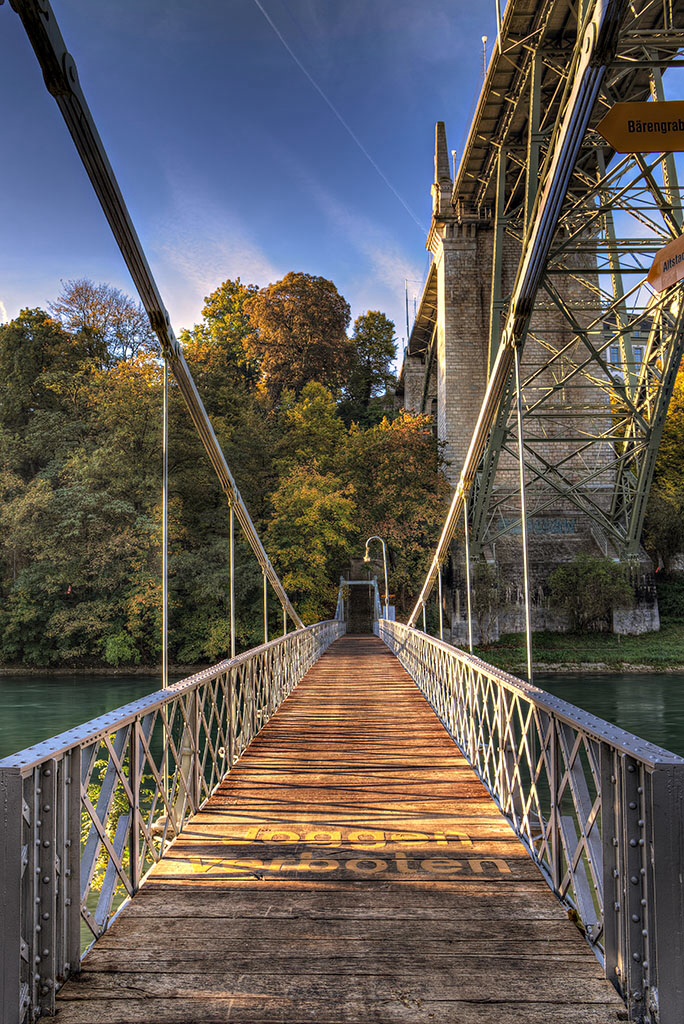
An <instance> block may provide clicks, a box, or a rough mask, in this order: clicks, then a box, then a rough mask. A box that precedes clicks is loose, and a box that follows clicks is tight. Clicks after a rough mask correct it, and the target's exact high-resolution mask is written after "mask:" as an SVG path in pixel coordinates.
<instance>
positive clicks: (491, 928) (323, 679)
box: [58, 638, 624, 1024]
mask: <svg viewBox="0 0 684 1024" xmlns="http://www.w3.org/2000/svg"><path fill="white" fill-rule="evenodd" d="M58 1006H59V1016H60V1019H61V1020H62V1022H63V1024H81V1022H85V1021H88V1022H91V1021H96V1020H99V1021H102V1022H103V1024H115V1022H123V1021H125V1022H126V1024H135V1022H138V1021H141V1022H142V1021H144V1022H145V1024H147V1022H149V1021H150V1020H154V1021H155V1024H164V1022H167V1024H195V1022H197V1021H203V1022H207V1024H212V1022H219V1021H221V1022H222V1021H231V1022H233V1021H238V1022H239V1021H244V1022H266V1021H280V1022H282V1024H297V1022H298V1021H299V1022H302V1024H303V1022H305V1021H306V1022H309V1021H315V1022H316V1024H336V1022H338V1024H352V1022H359V1024H361V1022H363V1024H367V1022H368V1021H371V1020H376V1021H383V1022H393V1021H397V1022H402V1024H404V1022H409V1021H410V1022H411V1024H415V1021H417V1020H428V1021H431V1022H432V1024H440V1022H442V1021H444V1022H446V1021H449V1024H453V1021H455V1020H458V1021H459V1022H460V1024H474V1022H475V1021H477V1024H513V1022H523V1021H524V1022H525V1024H542V1022H544V1024H569V1022H570V1021H572V1022H573V1024H583V1022H585V1024H612V1022H615V1021H617V1020H619V1019H624V1006H623V1004H622V1002H621V1001H620V1000H619V999H618V997H617V995H616V994H615V992H614V990H613V988H612V987H611V986H610V985H609V984H608V983H607V982H606V981H605V979H604V978H603V976H602V972H601V969H600V967H599V965H598V963H597V961H596V959H595V957H594V956H593V954H592V953H591V951H590V950H589V948H588V947H587V945H586V943H585V942H584V940H583V939H582V937H581V935H580V934H579V932H578V931H577V929H576V928H575V927H574V925H573V924H572V923H571V922H570V921H569V920H568V919H567V915H566V914H565V912H564V910H563V908H562V907H561V906H560V904H559V903H558V902H557V901H556V899H555V898H554V896H553V895H552V894H551V893H550V892H549V890H548V888H547V887H546V885H545V883H544V881H543V880H542V878H541V876H540V874H539V872H538V870H537V868H536V867H535V865H534V864H533V863H532V861H531V860H530V859H529V857H528V855H527V853H526V851H525V850H524V848H523V847H522V845H521V844H520V843H519V841H518V840H517V838H516V837H515V836H514V834H513V833H512V831H511V829H510V827H509V826H508V824H507V823H506V822H505V821H504V819H503V818H502V817H501V815H500V814H499V812H498V811H497V809H496V807H495V806H494V804H493V802H492V800H491V799H490V797H489V795H488V793H487V791H486V790H485V788H484V786H483V785H482V783H481V782H480V781H479V780H478V779H477V778H476V777H475V775H474V774H473V772H472V771H471V769H470V768H469V767H468V765H467V763H466V762H465V760H464V758H463V755H462V754H461V753H460V751H459V750H458V748H457V747H456V746H455V745H454V743H453V742H452V740H451V739H450V737H449V736H448V735H447V733H446V732H445V730H444V729H443V728H442V726H441V724H440V723H439V721H438V720H437V718H436V717H435V715H434V713H433V712H432V710H431V709H430V708H429V706H428V705H427V703H426V702H425V700H424V699H423V697H422V696H421V694H420V693H419V692H418V690H417V689H416V687H415V685H414V684H413V682H412V681H411V680H410V678H409V677H408V676H407V675H406V673H404V672H403V670H402V669H401V667H400V666H399V664H398V662H397V661H396V659H394V657H393V656H392V655H391V654H390V653H389V651H388V650H387V648H385V647H384V645H383V644H381V643H380V641H377V640H376V639H375V638H345V639H344V640H341V641H338V643H337V644H335V645H333V647H332V648H331V649H330V651H329V652H328V653H327V654H326V655H325V656H324V657H323V658H322V659H321V661H319V663H318V664H317V665H316V666H314V668H313V669H312V670H311V672H310V673H309V674H308V675H307V677H306V679H305V680H303V682H302V683H301V684H300V686H299V687H298V688H297V690H296V691H295V692H294V694H293V695H292V696H291V697H290V698H289V699H288V700H287V701H286V702H285V704H284V705H283V707H282V708H281V709H280V711H279V712H278V714H277V715H275V716H274V718H273V719H272V720H271V721H270V722H269V724H268V725H267V727H266V728H265V729H264V731H263V732H262V733H261V734H260V736H259V737H257V739H256V740H255V741H254V743H253V744H252V745H251V746H250V748H249V750H248V751H247V752H246V753H245V754H244V755H243V757H242V758H241V760H240V761H239V763H238V764H237V766H236V767H235V768H234V770H233V771H232V772H231V774H230V776H229V777H228V778H227V779H226V780H225V782H224V784H223V785H222V786H221V788H220V790H219V792H218V793H217V794H216V796H215V797H214V798H213V799H212V800H211V801H210V803H209V804H208V805H207V806H206V808H205V809H204V810H203V811H202V812H201V813H200V814H198V815H197V816H196V817H195V818H194V819H193V821H192V822H190V824H189V826H188V828H187V829H186V831H185V832H184V833H183V834H182V835H181V836H180V837H179V838H178V839H177V840H176V841H175V842H174V843H173V845H172V847H171V849H170V850H169V852H168V854H167V855H166V856H165V857H164V859H163V861H162V862H161V863H160V864H159V865H157V866H156V867H155V868H154V869H153V871H152V873H151V875H150V878H149V880H148V881H147V883H146V885H145V886H144V888H143V890H142V891H141V893H140V894H139V895H138V896H136V898H135V899H134V900H133V902H132V904H131V905H130V906H129V907H128V908H127V909H126V910H125V911H124V912H123V913H122V914H121V915H120V917H119V919H118V920H117V921H116V922H115V923H114V925H113V926H112V928H111V929H110V931H109V932H108V933H107V934H106V935H105V936H104V937H103V938H102V939H101V940H100V942H99V943H98V944H97V946H96V948H95V949H94V950H93V952H92V953H91V954H90V955H89V956H88V957H87V958H86V960H85V963H84V970H83V973H82V975H81V977H80V979H78V980H74V981H72V982H69V983H68V984H67V985H66V986H65V987H64V989H63V990H62V991H61V992H60V994H59V997H58Z"/></svg>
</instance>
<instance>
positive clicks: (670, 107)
mask: <svg viewBox="0 0 684 1024" xmlns="http://www.w3.org/2000/svg"><path fill="white" fill-rule="evenodd" d="M596 130H597V131H598V132H599V134H600V135H602V136H603V138H604V139H605V140H606V142H607V143H608V144H609V145H611V146H612V147H613V149H614V150H616V151H617V152H618V153H683V152H684V100H668V101H666V102H663V103H616V104H615V106H614V107H612V109H611V110H609V111H608V113H607V114H606V116H605V117H604V118H603V120H602V121H600V122H599V123H598V124H597V126H596Z"/></svg>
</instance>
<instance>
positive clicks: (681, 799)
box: [644, 765, 684, 1024]
mask: <svg viewBox="0 0 684 1024" xmlns="http://www.w3.org/2000/svg"><path fill="white" fill-rule="evenodd" d="M651 792H652V808H653V811H652V813H653V820H652V822H651V856H652V858H653V911H652V914H651V921H650V927H651V929H652V930H653V934H651V935H649V936H648V938H647V943H648V944H647V949H648V950H649V960H650V962H649V964H648V975H649V980H650V991H651V994H653V993H654V992H655V991H657V993H658V995H657V1001H658V1006H657V1010H656V1013H657V1020H658V1024H678V1022H681V1019H682V1007H683V1006H684V886H683V885H682V876H683V875H684V765H663V766H658V767H657V768H656V769H655V770H654V772H653V774H652V776H651ZM654 953H655V960H656V962H655V964H654V963H653V954H654ZM644 969H645V970H646V969H647V968H646V964H644ZM654 1009H655V1007H654Z"/></svg>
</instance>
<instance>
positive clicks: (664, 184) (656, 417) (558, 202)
mask: <svg viewBox="0 0 684 1024" xmlns="http://www.w3.org/2000/svg"><path fill="white" fill-rule="evenodd" d="M683 17H684V7H683V6H682V4H681V3H676V2H674V3H668V2H666V3H661V2H650V0H637V2H635V3H626V2H619V3H584V2H582V3H579V4H574V3H569V2H568V3H563V2H561V0H551V2H547V3H534V2H530V3H517V2H514V3H509V4H508V5H507V7H506V11H505V15H504V18H503V23H502V25H501V30H500V33H499V36H498V39H497V42H496V46H495V49H494V53H493V56H492V60H491V63H490V66H489V70H488V73H487V77H486V81H485V83H484V87H483V91H482V95H481V97H480V102H479V105H478V108H477V112H476V114H475V118H474V121H473V125H472V128H471V132H470V135H469V138H468V142H467V145H466V149H465V152H464V154H463V157H462V160H461V163H460V169H459V171H458V173H457V175H456V177H455V180H454V181H453V182H452V181H451V174H450V167H449V159H448V151H447V150H446V139H444V140H443V142H442V145H441V150H440V142H439V136H438V153H437V161H436V162H437V167H436V183H435V186H434V189H433V196H435V213H434V217H433V225H432V229H431V234H430V238H429V239H428V247H429V248H431V249H432V251H433V253H435V254H436V257H441V256H442V252H443V249H444V248H446V246H447V244H448V240H449V238H450V237H452V236H453V233H454V231H457V232H458V231H461V232H464V231H470V232H472V233H473V234H474V235H485V236H486V237H487V238H488V239H489V241H488V248H487V249H486V255H487V261H486V262H484V265H483V269H482V277H483V279H484V286H485V288H487V289H488V295H487V296H486V298H485V301H486V303H487V305H488V315H487V316H486V323H485V327H484V330H485V332H486V334H487V337H486V338H483V339H482V342H483V345H482V347H483V350H485V351H484V362H485V364H486V374H485V379H484V380H483V398H482V404H481V407H480V410H479V414H478V415H477V417H476V419H474V420H473V424H472V426H473V432H472V437H470V435H469V434H468V435H466V436H465V437H464V443H465V445H466V446H467V451H466V452H465V454H464V457H463V458H461V459H459V458H456V467H455V472H456V474H457V476H458V479H457V480H456V481H455V483H456V488H455V494H454V501H453V505H452V509H451V513H450V515H449V518H448V520H447V524H446V526H445V529H444V533H443V535H442V538H441V541H440V546H439V550H438V552H437V554H436V557H435V560H434V562H433V566H432V570H431V572H430V575H429V577H428V579H427V581H426V584H425V587H424V589H423V592H422V594H421V597H420V599H419V601H418V602H417V604H416V607H415V609H414V611H413V613H412V616H411V619H410V622H411V624H414V623H415V622H416V621H417V620H418V617H419V615H420V612H421V608H422V607H423V604H424V602H425V601H426V600H427V597H428V596H429V594H430V591H431V589H432V587H433V585H434V584H435V582H436V580H437V578H438V574H439V568H440V566H441V565H442V564H443V563H444V561H445V560H446V559H447V557H448V553H449V548H450V545H451V543H452V541H453V539H454V537H455V536H457V537H460V538H461V540H463V537H464V534H467V537H466V543H468V542H469V545H470V551H471V553H472V554H480V553H482V552H483V551H484V550H485V548H486V547H487V546H489V547H490V549H491V547H492V546H493V545H495V544H496V542H497V541H498V540H499V539H500V538H502V537H504V536H506V535H507V534H508V535H510V534H511V533H513V532H520V531H521V529H522V532H523V535H525V528H526V525H527V522H528V521H529V519H530V518H531V517H532V516H543V515H544V514H545V513H546V514H547V515H548V514H549V513H554V512H555V513H556V514H558V513H559V512H561V513H565V514H567V513H568V511H570V513H571V514H573V515H575V516H577V515H578V514H579V515H580V516H581V517H583V518H584V519H585V521H586V522H587V523H588V524H589V528H590V530H591V532H592V534H593V536H594V539H595V541H596V543H597V545H598V546H599V547H600V548H601V549H602V550H603V551H604V552H606V553H609V554H610V555H612V556H615V557H620V558H628V559H629V558H634V557H636V556H638V553H639V541H640V537H641V532H642V528H643V522H644V515H645V510H646V504H647V500H648V496H649V493H650V489H651V485H652V481H653V473H654V467H655V459H656V455H657V452H658V446H659V443H660V439H661V435H662V429H663V424H664V421H665V416H666V412H667V408H668V404H669V401H670V397H671V395H672V390H673V386H674V381H675V376H676V374H677V370H678V368H679V365H680V361H681V356H682V345H683V343H684V340H683V339H684V334H683V331H682V315H683V309H682V294H681V288H680V287H674V288H668V289H665V290H663V291H660V292H658V291H655V290H654V288H653V287H652V286H651V285H650V283H649V282H648V280H647V278H648V274H649V271H650V269H651V267H652V264H653V260H654V256H655V254H656V252H658V251H659V250H660V249H662V248H663V247H664V246H665V245H666V244H668V243H669V242H672V240H673V239H676V238H679V237H680V235H681V230H682V191H681V187H680V185H679V181H678V168H677V163H676V160H675V157H674V155H673V154H672V153H634V154H631V155H626V156H622V155H620V154H618V153H616V152H615V150H614V149H613V148H611V146H610V145H609V144H608V143H607V142H605V141H604V139H603V138H602V137H601V135H600V134H599V133H598V132H597V130H596V127H597V124H598V123H599V122H600V121H601V120H602V118H603V117H604V116H605V115H606V114H607V113H608V111H609V110H611V109H612V108H613V107H614V106H615V104H617V103H624V102H643V101H646V100H649V99H650V100H655V101H661V100H663V99H665V85H664V76H665V78H666V80H667V73H668V72H670V73H674V71H675V69H677V68H681V66H682V50H681V48H682V24H683V22H682V19H683ZM443 239H447V241H443ZM477 253H478V256H479V257H481V256H482V249H481V248H478V250H477ZM444 258H445V259H446V257H444ZM438 262H439V260H438V259H437V258H436V261H435V264H433V267H432V269H431V272H430V276H429V278H428V282H427V285H426V288H425V292H424V295H423V299H422V302H421V307H420V312H419V314H418V317H417V321H416V324H415V325H414V328H413V332H412V336H411V338H410V342H409V349H408V358H409V360H410V359H411V357H414V358H420V360H421V361H422V362H423V364H424V366H425V371H424V385H423V399H422V403H421V404H425V402H426V400H427V398H428V397H429V395H430V394H432V391H431V390H430V387H431V377H432V378H434V376H435V375H436V373H435V372H436V371H437V375H439V374H442V375H443V373H444V369H443V367H442V366H441V365H440V366H439V367H438V366H437V364H438V363H439V361H440V355H439V353H438V348H439V345H440V340H441V339H440V333H441V334H443V333H444V332H445V331H448V330H449V329H451V331H452V332H453V333H454V334H455V335H456V336H458V331H459V328H458V326H452V327H451V328H449V327H448V326H445V325H444V318H445V311H444V307H445V305H448V295H446V296H445V295H444V291H445V286H444V284H440V280H439V268H438V266H437V263H438ZM463 315H464V316H465V315H467V314H465V313H464V314H463ZM454 316H458V309H457V308H456V309H455V310H454ZM451 344H452V346H454V345H456V346H457V343H455V342H453V341H452V342H451ZM448 345H449V342H448V340H447V347H448ZM462 345H463V347H464V348H465V347H466V345H465V343H462ZM453 351H454V352H455V353H456V354H457V355H458V349H457V347H455V348H454V349H453ZM465 358H466V356H465V354H464V359H465ZM464 372H467V371H464ZM447 388H448V385H447ZM447 400H448V392H447V394H446V396H445V395H443V394H442V393H441V392H439V393H438V407H439V408H438V416H439V412H440V410H441V405H442V402H443V401H444V403H445V404H446V401H447ZM464 421H465V422H466V423H467V422H468V414H467V413H466V414H465V415H464V416H462V417H460V418H459V422H460V423H463V422H464ZM440 429H441V432H442V437H443V440H446V441H451V440H452V439H453V433H454V430H455V428H454V426H453V425H448V424H447V426H446V427H444V428H440ZM461 429H463V428H461ZM465 429H466V430H467V429H468V427H466V428H465ZM468 438H470V440H469V444H468ZM521 481H522V483H521ZM525 492H526V493H525ZM525 513H526V514H525ZM464 516H465V519H464ZM524 540H525V542H526V538H525V536H524Z"/></svg>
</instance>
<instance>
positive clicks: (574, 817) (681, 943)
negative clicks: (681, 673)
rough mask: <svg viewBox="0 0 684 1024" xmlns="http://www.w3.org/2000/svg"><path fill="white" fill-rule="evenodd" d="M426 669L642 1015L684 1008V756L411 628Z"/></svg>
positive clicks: (527, 840) (400, 639) (414, 649)
mask: <svg viewBox="0 0 684 1024" xmlns="http://www.w3.org/2000/svg"><path fill="white" fill-rule="evenodd" d="M375 628H376V633H377V635H378V636H379V637H380V638H381V639H382V640H384V642H385V643H386V644H387V646H388V647H389V648H390V650H392V651H393V652H394V654H396V656H397V657H398V658H399V661H400V662H401V664H402V665H403V666H404V668H406V670H407V671H408V672H409V674H410V675H411V676H412V677H413V679H414V680H415V682H416V683H417V685H418V687H419V688H420V689H421V691H422V692H423V693H424V695H425V696H426V698H427V699H428V701H429V702H430V704H431V705H432V707H433V708H434V710H435V712H436V713H437V715H438V717H439V718H440V720H441V721H442V723H443V724H444V726H445V727H446V729H447V730H448V731H449V733H450V734H451V736H452V737H453V739H454V740H455V741H456V743H457V744H458V746H459V747H460V748H461V750H462V752H463V754H464V755H465V757H466V758H467V759H468V761H469V762H470V764H471V765H472V767H473V768H474V769H475V771H476V772H477V774H478V775H479V777H480V778H481V779H482V781H483V782H484V784H485V786H486V787H487V789H488V790H489V792H490V793H491V795H492V797H493V798H494V800H495V801H496V803H497V805H498V806H499V808H500V809H501V812H502V813H503V815H504V816H505V817H506V818H507V819H508V821H509V822H510V824H511V826H512V827H513V829H514V831H515V832H516V834H517V835H518V836H519V838H520V839H521V840H522V842H523V844H524V845H525V846H526V848H527V850H528V851H529V853H530V855H531V857H532V859H533V860H534V861H535V863H536V864H537V865H538V867H539V868H540V870H541V872H542V874H543V875H544V877H545V879H546V881H547V882H548V884H549V886H550V887H551V888H552V889H553V890H554V892H555V893H556V894H557V895H558V896H559V897H560V899H561V900H562V901H563V903H564V904H565V905H566V906H567V908H568V910H569V912H570V914H571V916H572V917H573V918H574V919H575V920H577V922H578V924H579V925H580V927H581V928H582V929H583V930H584V932H585V935H586V938H587V940H588V941H589V943H590V944H591V946H592V947H593V948H594V951H595V952H596V954H597V956H598V958H599V960H600V961H601V962H602V963H603V965H604V968H605V972H606V976H607V978H608V979H609V980H610V981H612V982H613V984H614V985H615V987H616V988H617V989H618V991H619V992H620V994H621V996H622V997H623V999H624V1000H625V1002H626V1004H627V1006H628V1009H629V1011H630V1016H631V1019H633V1020H638V1021H644V1022H646V1021H648V1022H653V1024H656V1022H658V1024H675V1022H677V1024H680V1022H681V1020H682V1012H683V1010H682V1007H684V884H683V882H682V878H683V877H684V759H682V758H681V757H678V756H677V755H676V754H672V753H670V752H669V751H667V750H663V749H661V748H660V747H656V746H654V745H653V744H650V743H647V742H646V741H645V740H642V739H639V737H637V736H633V735H631V734H630V733H627V732H624V731H623V730H622V729H619V728H617V727H615V726H612V725H610V724H609V723H608V722H604V721H602V720H601V719H599V718H596V717H595V716H594V715H590V714H588V713H587V712H584V711H581V710H580V709H578V708H575V707H573V706H572V705H571V704H568V703H566V702H565V701H563V700H560V699H558V698H556V697H553V696H551V695H550V694H548V693H545V692H544V691H543V690H540V689H539V688H538V687H536V686H531V685H530V684H528V683H524V682H522V681H521V680H519V679H516V678H514V677H513V676H510V675H507V674H506V673H504V672H501V671H499V670H498V669H496V668H494V667H493V666H491V665H488V664H487V663H486V662H483V661H480V660H479V659H478V658H475V657H473V656H472V655H468V654H465V653H464V652H463V651H460V650H458V649H457V648H454V647H451V646H450V645H449V644H446V643H442V642H440V641H439V640H435V639H433V638H432V637H430V636H427V635H426V634H425V633H422V632H420V631H419V630H416V629H412V628H410V627H408V626H405V625H403V624H400V623H394V622H388V621H382V622H378V623H376V627H375Z"/></svg>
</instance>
